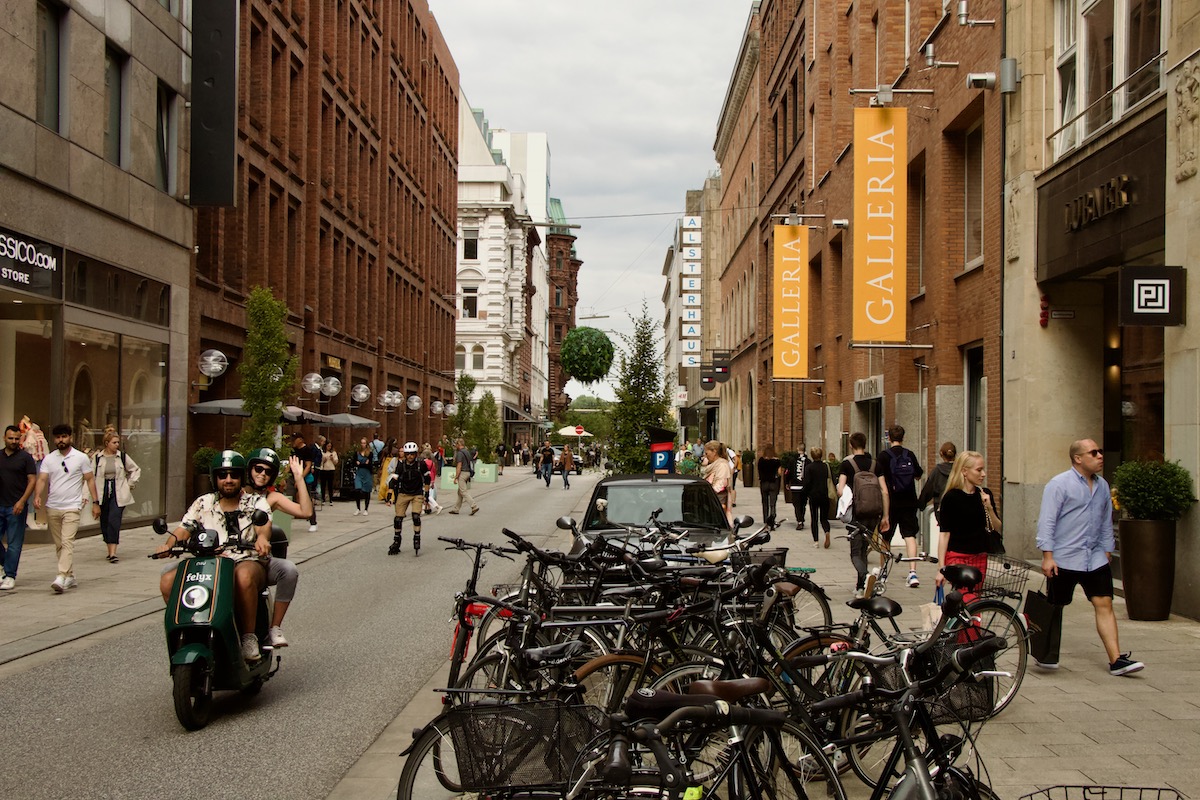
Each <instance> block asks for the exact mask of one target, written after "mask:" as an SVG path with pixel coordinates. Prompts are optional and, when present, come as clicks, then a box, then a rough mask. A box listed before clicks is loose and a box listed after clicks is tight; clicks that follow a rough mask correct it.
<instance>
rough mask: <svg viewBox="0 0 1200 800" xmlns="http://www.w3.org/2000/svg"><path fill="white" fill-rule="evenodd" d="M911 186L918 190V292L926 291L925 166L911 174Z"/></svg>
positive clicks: (916, 204)
mask: <svg viewBox="0 0 1200 800" xmlns="http://www.w3.org/2000/svg"><path fill="white" fill-rule="evenodd" d="M908 180H909V186H911V187H913V188H914V189H915V190H916V203H915V204H914V205H915V206H916V214H917V219H916V223H917V231H916V233H917V242H916V244H917V254H916V261H917V265H916V266H917V293H918V294H922V293H924V292H925V213H926V195H925V168H924V166H922V167H921V169H920V171H918V172H917V173H916V174H915V175H911V176H909V179H908Z"/></svg>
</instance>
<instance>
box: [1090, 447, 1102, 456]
mask: <svg viewBox="0 0 1200 800" xmlns="http://www.w3.org/2000/svg"><path fill="white" fill-rule="evenodd" d="M1087 454H1088V455H1089V456H1091V457H1092V458H1095V457H1096V456H1102V455H1104V450H1103V449H1101V448H1099V447H1097V448H1096V449H1095V450H1088V451H1087Z"/></svg>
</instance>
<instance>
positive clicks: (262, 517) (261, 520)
mask: <svg viewBox="0 0 1200 800" xmlns="http://www.w3.org/2000/svg"><path fill="white" fill-rule="evenodd" d="M250 521H251V522H253V523H254V527H256V528H257V527H258V526H259V525H266V524H267V523H268V522H270V521H271V518H270V517H269V516H267V512H265V511H263V510H262V509H261V508H260V509H258V510H257V511H255V512H254V513H253V514H251V515H250Z"/></svg>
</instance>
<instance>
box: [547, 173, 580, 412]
mask: <svg viewBox="0 0 1200 800" xmlns="http://www.w3.org/2000/svg"><path fill="white" fill-rule="evenodd" d="M550 221H551V225H550V228H549V229H548V230H547V231H546V260H547V262H548V263H549V266H550V307H549V317H550V319H549V322H550V354H549V363H548V369H547V375H548V376H549V398H550V404H549V410H548V412H547V413H548V414H549V417H550V419H552V420H553V419H558V418H559V417H560V416H561V415H562V414H563V413H564V412H565V411H566V410H567V406H569V405H570V404H571V398H570V396H569V395H568V394H567V393H566V391H565V390H566V386H567V380H568V376H567V375H566V373H565V372H564V370H563V366H562V341H563V337H565V336H566V335H567V334H568V333H570V331H571V329H572V328H574V327H575V306H576V305H578V303H579V268H580V267H581V266H583V262H582V261H580V260H579V259H578V258H577V257H576V254H575V236H574V235H573V234H572V233H571V229H570V228H567V227H557V226H555V225H554V224H553V223H555V222H561V223H563V224H564V225H565V224H566V222H567V216H566V213H565V212H564V211H563V206H562V201H561V200H559V199H558V198H557V197H552V198H550Z"/></svg>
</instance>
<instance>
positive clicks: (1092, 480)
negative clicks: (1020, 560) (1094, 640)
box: [1037, 439, 1145, 675]
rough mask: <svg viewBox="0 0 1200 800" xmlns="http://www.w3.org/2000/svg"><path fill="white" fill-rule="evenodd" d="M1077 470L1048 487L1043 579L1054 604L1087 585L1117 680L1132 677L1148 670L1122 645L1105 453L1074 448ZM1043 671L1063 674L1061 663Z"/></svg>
mask: <svg viewBox="0 0 1200 800" xmlns="http://www.w3.org/2000/svg"><path fill="white" fill-rule="evenodd" d="M1070 456H1071V469H1069V470H1067V471H1066V472H1062V473H1060V474H1058V475H1055V476H1054V477H1053V478H1051V479H1050V482H1049V483H1047V484H1046V491H1045V493H1044V494H1043V495H1042V509H1041V513H1039V514H1038V530H1037V546H1038V549H1039V550H1041V551H1042V574H1044V575H1045V576H1046V579H1047V582H1046V590H1047V593H1048V595H1049V600H1050V602H1051V604H1053V605H1056V606H1065V605H1069V604H1070V603H1071V595H1072V594H1074V592H1075V587H1076V586H1082V587H1083V591H1084V594H1085V595H1086V596H1087V599H1088V600H1090V601H1091V603H1092V607H1093V608H1094V609H1095V612H1096V631H1097V632H1098V633H1099V634H1100V641H1101V642H1102V643H1103V644H1104V649H1105V651H1106V652H1107V654H1108V661H1109V665H1108V671H1109V674H1111V675H1129V674H1132V673H1134V672H1138V671H1140V670H1142V669H1144V668H1145V664H1143V663H1142V662H1140V661H1134V660H1133V659H1132V658H1130V654H1129V653H1122V652H1121V647H1120V644H1119V642H1118V640H1117V617H1116V614H1114V613H1113V577H1112V567H1111V566H1110V565H1109V562H1110V561H1111V560H1112V551H1113V550H1114V549H1115V548H1116V542H1115V541H1114V540H1113V529H1112V495H1111V494H1110V493H1109V489H1108V482H1107V481H1105V480H1104V478H1102V477H1101V476H1100V473H1101V472H1102V471H1103V470H1104V450H1102V449H1101V448H1100V447H1099V446H1098V445H1097V444H1096V443H1095V442H1094V441H1092V440H1091V439H1080V440H1079V441H1077V442H1074V443H1073V444H1072V445H1071V450H1070ZM1037 663H1038V666H1040V667H1042V668H1043V669H1057V668H1058V661H1057V660H1056V658H1055V659H1053V660H1051V661H1049V662H1042V661H1039V662H1037Z"/></svg>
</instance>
